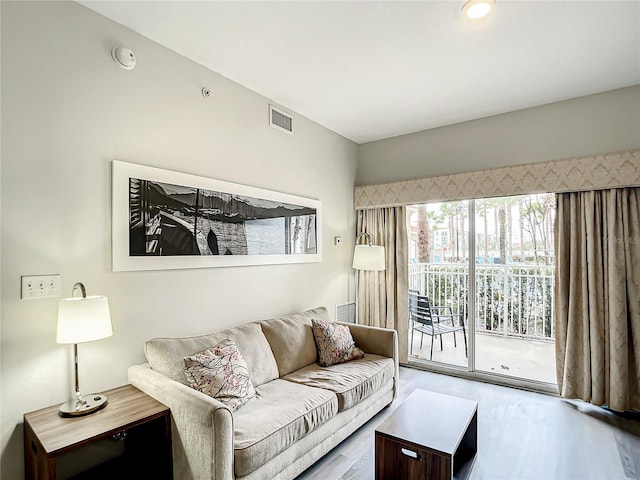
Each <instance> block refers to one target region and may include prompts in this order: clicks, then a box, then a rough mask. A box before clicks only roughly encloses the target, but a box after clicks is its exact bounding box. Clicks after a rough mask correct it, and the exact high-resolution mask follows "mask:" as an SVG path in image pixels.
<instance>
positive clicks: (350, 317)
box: [336, 303, 356, 323]
mask: <svg viewBox="0 0 640 480" xmlns="http://www.w3.org/2000/svg"><path fill="white" fill-rule="evenodd" d="M336 322H345V323H356V304H355V303H345V304H344V305H336Z"/></svg>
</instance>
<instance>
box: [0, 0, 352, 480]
mask: <svg viewBox="0 0 640 480" xmlns="http://www.w3.org/2000/svg"><path fill="white" fill-rule="evenodd" d="M116 44H122V45H126V46H128V47H130V48H132V49H133V50H134V51H135V53H136V55H137V57H138V65H137V67H136V68H135V70H133V71H125V70H122V69H120V68H118V67H117V66H116V65H115V64H114V63H113V61H112V60H111V57H110V54H109V52H110V49H111V47H112V46H114V45H116ZM203 86H207V87H209V88H210V89H212V90H213V92H214V97H213V99H211V100H208V101H207V100H205V99H204V98H203V97H202V95H201V94H200V89H201V88H202V87H203ZM268 103H269V102H268V100H267V99H266V98H263V97H261V96H260V95H258V94H256V93H254V92H252V91H250V90H248V89H246V88H244V87H242V86H240V85H238V84H236V83H233V82H231V81H229V80H227V79H225V78H224V77H222V76H220V75H218V74H216V73H213V72H211V71H209V70H207V69H205V68H203V67H202V66H200V65H197V64H195V63H193V62H191V61H189V60H187V59H185V58H184V57H181V56H179V55H177V54H176V53H174V52H172V51H169V50H168V49H166V48H164V47H161V46H159V45H157V44H155V43H153V42H151V41H150V40H148V39H146V38H143V37H141V36H140V35H138V34H136V33H133V32H131V31H129V30H127V29H126V28H124V27H122V26H120V25H118V24H115V23H113V22H112V21H110V20H108V19H106V18H103V17H101V16H99V15H97V14H96V13H94V12H92V11H90V10H88V9H86V8H84V7H82V6H80V5H78V4H74V3H68V2H37V3H35V2H2V152H1V153H2V163H1V169H2V177H1V180H2V196H1V204H0V205H1V206H2V210H1V214H2V236H1V240H0V241H1V243H0V245H1V257H0V260H1V262H2V263H1V265H2V276H1V279H0V281H1V282H2V308H1V312H0V313H1V319H2V325H1V326H2V332H1V333H2V339H1V340H2V354H1V359H2V364H1V368H2V371H1V374H2V375H1V377H2V380H1V388H2V405H1V413H2V431H1V433H2V444H1V447H2V478H3V479H7V480H14V479H18V478H21V476H22V470H23V466H22V462H23V460H22V448H23V447H22V424H21V421H22V415H23V413H25V412H28V411H31V410H34V409H37V408H41V407H44V406H47V405H50V404H55V403H61V402H63V401H65V400H66V399H67V392H68V390H69V389H70V388H71V371H70V358H71V356H70V347H67V346H60V345H57V344H56V343H55V324H56V312H57V302H58V300H57V299H46V300H36V301H27V300H20V276H21V275H33V274H47V273H60V274H61V275H62V288H63V296H69V294H70V293H71V287H72V285H73V283H74V282H76V281H82V282H84V284H85V285H86V286H87V289H88V292H89V293H90V294H91V293H94V294H98V293H99V294H105V295H107V296H108V297H109V301H110V305H111V311H112V317H113V327H114V332H115V333H114V335H113V337H111V338H109V339H106V340H102V341H98V342H92V343H89V344H82V345H80V347H79V350H80V370H81V371H80V377H81V380H80V381H81V388H82V390H83V391H85V392H87V393H88V392H90V391H100V390H104V389H107V388H110V387H114V386H118V385H121V384H124V383H126V381H127V377H126V369H127V367H128V366H130V365H132V364H135V363H140V362H143V361H144V354H143V342H144V341H145V340H146V339H148V338H151V337H154V336H181V335H193V334H200V333H206V332H210V331H214V330H220V329H225V328H227V327H231V326H234V325H237V324H240V323H244V322H247V321H251V320H257V319H261V318H268V317H271V316H275V315H281V314H288V313H293V312H296V311H300V310H303V309H307V308H311V307H315V306H318V305H326V306H327V307H329V310H330V311H331V312H333V311H334V309H335V305H336V304H338V303H344V302H347V301H348V300H352V299H353V293H352V292H351V293H350V292H349V291H348V290H349V288H353V283H352V278H351V268H350V260H351V252H352V249H353V241H354V238H353V237H354V231H355V215H354V212H353V185H354V178H355V166H356V149H357V146H356V145H355V144H354V143H352V142H350V141H348V140H346V139H344V138H343V137H340V136H339V135H337V134H335V133H333V132H331V131H329V130H327V129H325V128H323V127H321V126H319V125H317V124H315V123H313V122H311V121H309V120H308V119H305V118H303V117H301V116H298V115H295V116H294V125H295V129H296V131H295V135H294V136H289V135H287V134H284V133H281V132H279V131H277V130H275V129H273V128H271V127H269V125H268ZM113 159H120V160H125V161H129V162H133V163H139V164H145V165H152V166H156V167H160V168H166V169H171V170H177V171H182V172H187V173H192V174H196V175H202V176H206V177H211V178H216V179H221V180H226V181H231V182H236V183H241V184H245V185H251V186H256V187H261V188H266V189H270V190H276V191H281V192H286V193H290V194H294V195H301V196H305V197H311V198H317V199H320V200H321V201H322V204H323V214H324V219H323V229H324V230H323V242H324V258H323V261H322V263H312V264H302V265H279V266H256V267H237V268H211V269H196V270H180V271H156V272H125V273H113V272H112V271H111V238H110V236H111V207H110V205H111V203H110V202H111V177H110V171H111V170H110V169H111V160H113ZM336 235H341V236H342V237H343V238H344V240H345V242H344V244H343V245H342V246H341V247H335V246H333V241H332V239H333V237H334V236H336Z"/></svg>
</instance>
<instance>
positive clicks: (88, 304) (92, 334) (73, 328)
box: [56, 282, 113, 417]
mask: <svg viewBox="0 0 640 480" xmlns="http://www.w3.org/2000/svg"><path fill="white" fill-rule="evenodd" d="M76 290H80V292H81V294H82V296H81V297H76V296H74V294H75V292H76ZM111 335H113V329H112V327H111V315H110V314H109V302H108V300H107V297H105V296H101V295H100V296H91V297H87V291H86V289H85V288H84V285H83V284H82V283H80V282H77V283H75V284H74V285H73V289H72V291H71V298H65V299H63V300H60V303H59V304H58V332H57V338H56V342H57V343H62V344H68V343H73V357H74V366H75V387H76V391H75V399H73V400H70V401H68V402H66V403H64V404H62V405H61V406H60V415H62V416H63V417H76V416H80V415H87V414H89V413H93V412H96V411H98V410H100V409H101V408H104V407H105V406H106V405H107V397H106V396H105V395H98V394H90V395H84V396H83V395H82V394H81V393H80V386H79V383H78V343H83V342H91V341H93V340H100V339H102V338H107V337H110V336H111Z"/></svg>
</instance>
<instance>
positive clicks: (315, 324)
mask: <svg viewBox="0 0 640 480" xmlns="http://www.w3.org/2000/svg"><path fill="white" fill-rule="evenodd" d="M311 329H312V330H313V338H314V339H315V341H316V348H317V349H318V363H319V364H320V366H321V367H328V366H330V365H335V364H336V363H344V362H348V361H350V360H355V359H357V358H362V357H364V352H363V351H362V350H360V349H359V348H358V347H357V346H356V343H355V342H354V341H353V337H352V336H351V331H349V327H347V326H346V325H338V324H336V323H333V322H327V321H325V320H316V319H315V318H313V319H311Z"/></svg>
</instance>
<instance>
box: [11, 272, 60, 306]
mask: <svg viewBox="0 0 640 480" xmlns="http://www.w3.org/2000/svg"><path fill="white" fill-rule="evenodd" d="M20 278H21V279H22V290H21V295H20V298H22V299H24V300H35V299H38V298H50V297H59V296H60V275H59V274H55V275H30V276H26V275H25V276H22V277H20Z"/></svg>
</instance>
